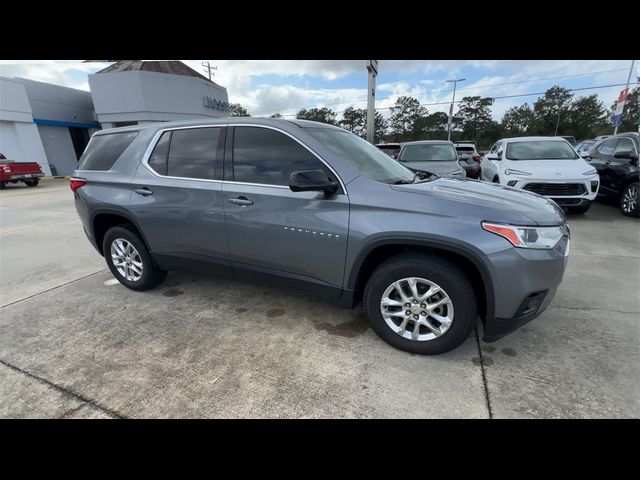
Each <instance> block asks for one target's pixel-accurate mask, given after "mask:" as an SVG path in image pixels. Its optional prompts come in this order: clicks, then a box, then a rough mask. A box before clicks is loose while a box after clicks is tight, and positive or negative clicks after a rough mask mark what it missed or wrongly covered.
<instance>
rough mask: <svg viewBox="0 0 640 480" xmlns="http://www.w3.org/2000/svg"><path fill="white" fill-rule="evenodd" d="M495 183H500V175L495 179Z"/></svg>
mask: <svg viewBox="0 0 640 480" xmlns="http://www.w3.org/2000/svg"><path fill="white" fill-rule="evenodd" d="M493 183H500V177H498V175H496V176H495V177H493Z"/></svg>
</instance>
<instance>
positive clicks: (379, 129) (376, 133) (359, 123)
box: [338, 107, 387, 143]
mask: <svg viewBox="0 0 640 480" xmlns="http://www.w3.org/2000/svg"><path fill="white" fill-rule="evenodd" d="M338 125H339V126H340V127H342V128H344V129H345V130H349V131H350V132H353V133H355V134H356V135H358V136H359V137H362V138H366V137H367V110H366V109H365V108H353V107H347V108H346V109H345V111H344V112H342V120H340V121H339V122H338ZM386 131H387V120H386V119H385V118H384V116H383V115H382V114H381V113H380V112H376V115H375V120H374V123H373V139H374V143H375V142H379V141H380V140H381V139H382V138H384V137H385V134H386Z"/></svg>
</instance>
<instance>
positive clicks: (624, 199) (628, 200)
mask: <svg viewBox="0 0 640 480" xmlns="http://www.w3.org/2000/svg"><path fill="white" fill-rule="evenodd" d="M639 205H640V187H639V184H638V182H632V183H630V184H629V185H627V186H626V187H625V188H624V190H623V191H622V196H621V197H620V211H621V212H622V214H623V215H626V216H628V217H638V216H640V210H639V208H638V206H639Z"/></svg>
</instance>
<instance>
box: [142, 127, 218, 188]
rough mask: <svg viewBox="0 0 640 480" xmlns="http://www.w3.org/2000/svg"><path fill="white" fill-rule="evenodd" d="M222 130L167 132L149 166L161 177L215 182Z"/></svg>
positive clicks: (150, 158) (191, 129)
mask: <svg viewBox="0 0 640 480" xmlns="http://www.w3.org/2000/svg"><path fill="white" fill-rule="evenodd" d="M220 131H221V129H220V128H219V127H217V128H216V127H208V128H188V129H182V130H172V131H167V132H164V133H163V134H162V136H161V137H160V139H159V140H158V143H157V144H156V146H155V148H154V149H153V152H152V153H151V156H150V157H149V161H148V164H149V167H151V168H152V169H153V170H154V171H155V172H157V173H158V174H160V175H167V176H170V177H182V178H198V179H204V180H212V179H213V178H214V176H213V170H214V164H215V161H216V156H217V153H218V144H219V142H220Z"/></svg>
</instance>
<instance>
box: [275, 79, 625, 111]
mask: <svg viewBox="0 0 640 480" xmlns="http://www.w3.org/2000/svg"><path fill="white" fill-rule="evenodd" d="M625 85H626V84H625V83H615V84H612V85H597V86H593V87H581V88H567V89H566V90H567V91H569V92H577V91H583V90H597V89H599V88H611V87H623V86H625ZM629 85H638V82H636V83H630V84H629ZM545 93H546V92H535V93H520V94H517V95H503V96H499V97H488V98H491V99H492V100H502V99H505V98H517V97H532V96H535V95H544V94H545ZM462 102H464V100H456V101H455V102H454V103H462ZM450 103H451V101H450V100H449V101H445V102H432V103H421V104H420V106H421V107H429V106H432V105H449V104H450ZM392 108H393V107H380V108H376V111H378V110H391V109H392ZM334 113H344V110H340V111H337V112H334ZM296 115H297V113H293V114H286V115H282V116H283V117H295V116H296Z"/></svg>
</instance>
